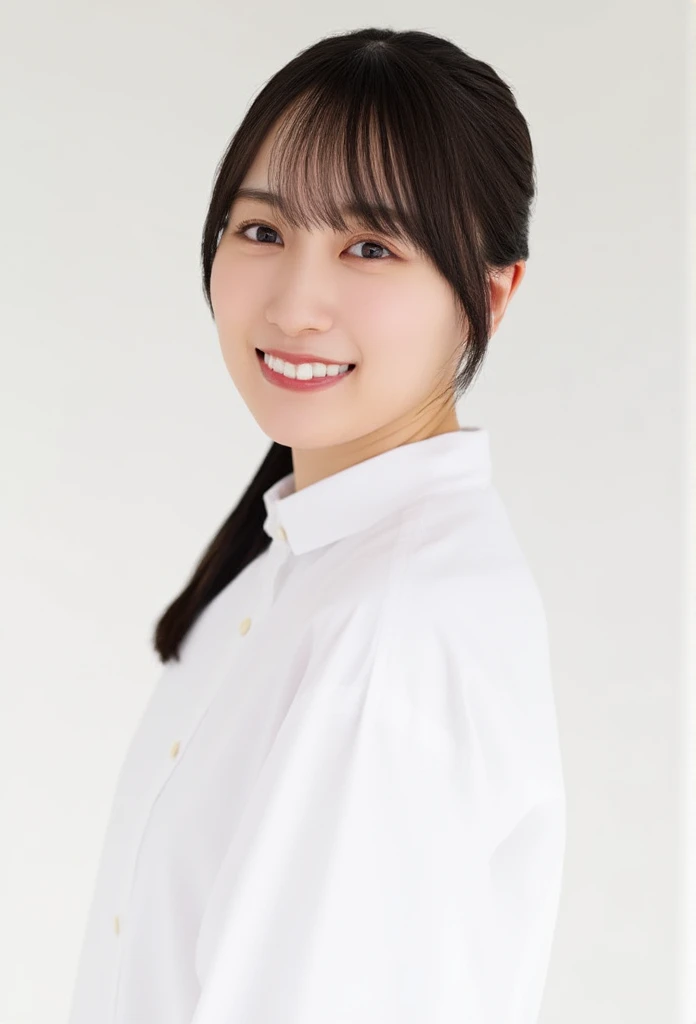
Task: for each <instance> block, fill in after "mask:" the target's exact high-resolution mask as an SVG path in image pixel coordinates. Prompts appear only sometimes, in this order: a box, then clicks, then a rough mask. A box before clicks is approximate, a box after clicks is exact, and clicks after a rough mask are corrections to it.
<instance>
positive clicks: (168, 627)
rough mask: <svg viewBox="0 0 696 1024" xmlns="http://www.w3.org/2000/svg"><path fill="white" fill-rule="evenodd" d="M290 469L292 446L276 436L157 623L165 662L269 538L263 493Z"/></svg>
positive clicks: (155, 641)
mask: <svg viewBox="0 0 696 1024" xmlns="http://www.w3.org/2000/svg"><path fill="white" fill-rule="evenodd" d="M292 470H293V465H292V448H288V447H286V445H283V444H278V443H277V442H275V441H274V442H273V444H272V445H271V447H270V448H269V450H268V453H267V455H266V457H265V459H264V460H263V462H262V463H261V465H260V466H259V469H258V471H257V473H256V476H255V477H254V478H253V480H252V481H251V483H250V484H249V486H248V487H247V489H246V491H245V492H244V494H243V495H242V497H241V498H240V500H239V502H238V504H237V506H236V508H235V509H234V510H233V511H232V512H231V513H230V515H229V516H228V517H227V519H226V520H225V522H224V523H223V524H222V526H221V527H220V529H219V530H218V532H217V533H216V534H215V536H214V537H213V539H212V541H211V542H210V543H209V545H208V547H207V548H206V550H205V552H204V554H203V556H202V558H201V560H200V562H199V563H198V565H197V566H196V569H195V570H194V572H193V575H192V576H191V579H190V580H189V582H188V583H187V584H186V586H185V588H184V589H183V590H182V592H181V593H180V594H179V596H178V597H177V598H176V599H175V600H174V601H173V602H172V603H171V604H170V605H169V607H168V608H167V610H166V611H165V612H164V614H163V615H162V617H161V618H160V620H159V622H158V623H157V625H156V627H155V630H154V634H153V646H154V648H155V650H156V651H157V653H158V655H159V657H160V660H161V661H162V662H167V661H169V660H170V659H171V658H174V659H175V660H176V661H178V660H179V654H180V649H181V644H182V642H183V640H184V637H185V636H186V634H187V633H188V631H189V630H190V629H191V627H192V626H193V624H194V623H195V621H196V619H197V618H198V616H199V615H200V614H201V612H202V611H203V609H204V608H205V607H206V605H208V604H210V602H211V601H212V600H213V598H215V597H217V595H218V594H219V593H220V591H221V590H224V588H225V587H226V586H227V584H228V583H231V582H232V580H233V579H234V578H235V577H236V576H238V575H239V573H240V572H241V571H242V569H244V568H245V567H246V566H247V565H249V563H250V562H252V561H253V560H254V559H255V558H256V557H257V556H258V555H260V554H261V552H262V551H265V550H266V548H267V547H268V545H269V544H270V543H271V538H270V537H269V536H268V534H267V533H266V532H265V530H264V529H263V523H264V521H265V519H266V507H265V505H264V502H263V496H264V494H265V492H266V491H267V490H268V488H269V487H271V486H272V485H273V484H275V483H277V482H278V481H279V480H280V479H282V477H284V476H287V474H288V473H292Z"/></svg>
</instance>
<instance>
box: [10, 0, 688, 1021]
mask: <svg viewBox="0 0 696 1024" xmlns="http://www.w3.org/2000/svg"><path fill="white" fill-rule="evenodd" d="M340 10H341V11H342V14H341V15H339V13H338V11H339V8H337V7H336V5H332V4H327V3H318V2H309V0H304V2H302V0H299V2H298V3H293V4H286V3H284V2H282V0H265V2H264V3H262V4H242V3H241V2H239V0H237V2H236V3H235V2H234V0H230V2H227V3H218V2H213V0H205V2H195V3H194V2H193V0H186V2H184V0H176V2H172V0H170V2H168V3H166V4H164V3H155V2H153V0H138V2H137V3H136V2H134V0H128V2H124V0H120V2H118V3H117V2H116V0H111V2H109V3H96V2H94V0H91V2H89V3H87V2H77V0H71V2H63V3H60V4H58V3H51V2H49V0H38V2H33V3H32V2H26V0H3V4H2V9H1V13H0V76H1V78H0V85H1V87H2V109H1V110H0V115H1V116H0V175H1V179H0V180H1V184H2V187H1V188H0V225H1V235H0V237H1V239H2V242H1V245H0V259H1V260H2V264H1V266H0V289H1V293H0V336H1V349H0V356H1V359H2V365H1V367H0V370H1V372H0V382H1V383H0V386H1V388H2V392H1V395H0V418H1V419H0V423H1V427H2V433H1V437H2V455H3V467H2V473H1V474H0V486H1V487H2V495H1V498H2V500H1V503H0V508H1V510H2V534H1V540H2V551H1V555H2V581H3V593H2V598H3V601H2V608H1V609H0V612H1V615H0V623H1V638H0V640H1V642H0V678H1V686H2V690H1V693H0V698H1V708H0V710H1V714H0V780H1V787H2V788H1V790H0V800H1V803H0V822H1V827H2V835H1V836H0V1024H20V1022H21V1024H62V1022H63V1021H65V1019H66V1017H67V1011H68V1004H69V999H70V995H71V991H72V984H73V980H74V973H75V970H76V966H77V957H78V953H79V949H80V944H81V941H82V933H83V928H84V925H85V921H86V915H87V910H88V905H89V900H90V897H91V888H92V885H93V882H94V878H95V874H96V868H97V862H98V857H99V854H100V849H101V843H102V839H103V833H104V829H105V826H106V821H107V815H108V812H109V807H110V800H111V796H112V793H113V789H114V786H115V781H116V776H117V773H118V770H119V768H120V765H121V763H122V759H123V756H124V753H125V749H126V745H127V743H128V741H129V740H130V737H131V735H132V733H133V730H134V729H135V727H136V724H137V722H138V720H139V717H140V715H141V713H142V711H143V709H144V706H145V703H146V701H147V699H148V697H149V694H150V692H151V690H152V687H153V685H154V682H155V680H156V678H157V676H158V674H159V671H160V668H159V662H158V661H157V660H156V658H155V655H154V653H153V652H152V651H151V647H150V634H151V631H152V629H153V627H154V624H155V621H156V619H157V618H158V616H159V615H160V614H161V612H162V611H163V610H164V608H165V607H166V605H167V604H168V603H169V602H170V600H171V599H172V598H173V597H174V596H175V595H176V594H178V593H179V591H180V589H181V588H182V586H183V584H184V583H185V581H186V579H187V578H188V574H189V572H190V570H191V569H192V568H193V566H194V564H195V563H196V561H197V560H198V557H199V555H200V554H201V553H202V550H203V548H204V546H205V545H206V544H207V542H208V540H209V539H210V538H211V537H212V535H213V533H214V532H216V531H217V528H218V526H219V525H220V523H221V522H222V520H223V519H224V518H225V517H226V516H227V515H228V513H229V511H230V510H231V509H232V508H233V506H234V505H235V504H236V502H237V500H238V498H239V497H240V495H241V493H242V492H243V490H244V489H245V488H246V485H247V483H248V481H249V479H250V477H251V476H252V475H253V474H254V472H255V470H256V467H257V466H258V464H259V463H260V461H261V459H262V458H263V456H264V454H265V452H266V450H267V448H268V446H269V444H270V440H269V439H268V438H267V437H266V435H264V434H263V433H262V432H261V431H260V429H259V428H258V426H257V425H256V423H255V421H254V420H253V419H252V417H251V415H250V413H249V412H248V410H247V409H246V407H245V406H244V404H243V402H242V400H241V398H240V397H239V395H238V394H237V392H236V391H235V389H234V386H233V384H232V382H231V381H230V379H229V377H228V375H227V372H226V369H225V367H224V364H223V362H222V358H221V355H220V353H219V349H218V344H217V334H216V331H215V326H214V324H213V322H212V319H211V318H210V315H209V313H208V311H207V308H206V306H205V302H204V299H203V293H202V287H201V283H200V270H199V245H200V235H201V230H202V225H203V219H204V216H205V212H206V208H207V203H208V199H209V195H210V188H211V185H212V180H213V175H214V171H215V167H216V164H217V161H218V160H219V159H220V157H221V155H222V153H223V151H224V149H225V147H226V144H227V142H228V140H229V138H230V136H231V135H232V133H233V132H234V131H235V129H236V127H237V126H238V124H239V122H240V121H241V119H242V117H243V115H244V113H245V111H246V109H247V107H248V105H249V103H250V102H251V99H252V98H253V96H254V95H255V94H256V92H257V91H258V90H259V89H260V88H261V87H262V85H263V84H264V83H265V81H266V80H267V79H268V78H269V77H270V76H271V75H272V74H273V73H274V72H275V71H276V70H278V69H279V68H280V67H281V66H282V65H283V64H284V63H285V62H286V61H287V60H289V59H290V58H291V57H293V56H294V55H295V54H296V53H297V51H298V50H300V49H301V48H303V47H304V46H306V45H308V44H309V43H311V42H313V41H315V40H316V39H318V38H320V37H321V36H323V35H326V34H329V33H335V32H339V31H342V30H346V29H352V28H357V27H361V26H368V25H375V26H379V27H392V28H399V29H403V28H418V29H422V30H425V31H430V32H434V33H435V34H441V35H445V36H448V37H449V38H451V39H452V40H453V41H454V42H456V43H457V44H458V45H459V46H461V47H462V48H463V49H464V50H467V51H468V52H470V53H471V54H472V55H473V56H475V57H478V58H481V59H483V60H485V61H487V62H489V63H491V64H492V65H493V66H494V67H495V68H496V70H497V71H498V72H499V73H500V74H501V75H502V76H503V78H505V80H506V81H508V82H509V83H510V84H511V85H512V87H513V89H514V91H515V95H516V97H517V100H518V103H519V104H520V107H521V109H522V112H523V113H524V114H525V116H526V117H527V119H528V121H529V124H530V129H531V133H532V138H533V141H534V145H535V152H536V159H537V164H538V175H539V190H540V195H539V199H538V204H537V208H536V212H535V216H534V221H533V225H532V234H531V257H530V260H529V264H528V269H527V275H526V277H525V280H524V282H523V284H522V287H521V288H520V290H519V292H518V293H517V294H516V296H515V297H514V300H513V302H512V304H511V306H510V308H509V310H508V313H507V315H506V319H505V321H504V323H503V325H502V327H501V328H500V330H499V331H498V333H497V334H496V335H495V337H494V339H493V340H492V343H491V348H490V351H489V356H488V361H487V364H486V367H485V369H484V372H483V374H482V376H481V378H480V380H479V381H478V383H477V384H476V386H475V388H474V390H473V391H472V392H471V393H470V394H469V395H468V396H465V398H464V399H463V400H462V401H461V402H460V405H459V418H460V422H461V424H462V425H483V426H485V427H486V428H487V429H488V430H489V431H490V435H491V445H492V456H493V465H494V478H495V483H496V485H497V487H498V489H499V491H500V493H501V494H502V496H503V498H504V500H505V502H506V504H507V507H508V510H509V513H510V515H511V518H512V520H513V524H514V526H515V528H516V530H517V533H518V535H519V538H520V540H521V542H522V544H523V546H524V548H525V550H526V553H527V556H528V559H529V562H530V564H531V566H532V568H533V571H534V572H535V575H536V577H537V580H538V583H539V586H540V588H541V590H542V594H543V597H544V600H545V604H546V609H547V616H548V620H549V625H550V634H551V643H552V663H553V666H554V679H555V686H556V693H557V702H558V714H559V725H560V729H561V742H562V748H563V754H564V766H565V776H566V781H567V790H568V804H569V817H568V825H569V828H568V846H567V857H566V872H565V881H564V891H563V896H562V902H561V909H560V916H559V921H558V927H557V931H556V939H555V945H554V951H553V958H552V962H551V968H550V972H549V978H548V983H547V988H546V993H545V999H544V1006H543V1012H542V1016H541V1019H540V1024H552V1022H554V1024H555V1022H558V1024H560V1022H562V1024H588V1022H591V1024H624V1022H629V1021H630V1022H631V1024H672V1022H678V1024H693V1022H696V997H695V994H694V989H695V987H696V985H695V982H694V976H693V971H692V973H691V977H690V978H689V977H688V971H687V968H688V965H689V964H690V965H691V968H693V967H694V965H695V964H696V947H695V946H694V945H693V933H692V939H691V941H692V946H691V951H690V952H689V949H688V947H687V931H686V929H687V911H689V915H688V916H689V918H690V920H691V924H692V926H693V920H694V916H696V913H695V912H696V899H695V898H694V886H693V875H692V878H691V883H690V884H691V888H687V874H686V869H687V862H688V861H689V860H690V861H691V864H692V865H694V864H696V837H695V834H694V830H693V828H694V825H693V818H692V821H691V829H692V831H691V832H690V834H689V835H687V823H688V819H687V800H688V799H689V800H690V801H691V803H690V806H691V808H692V811H693V797H694V792H695V791H696V789H695V788H694V787H693V782H694V765H695V764H696V755H695V753H694V746H695V745H696V713H695V709H696V701H695V700H694V680H693V673H692V672H691V671H690V669H691V668H692V667H693V664H694V660H693V646H691V647H689V644H688V631H687V625H688V622H689V621H691V623H692V624H693V616H694V610H695V608H696V603H695V601H694V592H695V587H694V583H695V582H696V572H695V571H694V570H695V568H696V559H695V558H694V550H693V547H694V546H693V544H691V546H690V545H689V541H690V540H693V538H692V536H691V532H690V530H689V526H690V525H692V523H690V521H689V515H690V512H689V508H690V507H691V508H692V509H693V508H694V507H696V505H695V504H694V503H693V485H694V475H693V472H694V462H695V460H694V458H693V454H694V452H693V449H694V445H693V439H694V427H695V426H696V413H695V412H694V400H693V391H692V393H691V396H690V395H689V386H690V382H692V381H693V370H694V358H693V348H691V349H690V348H689V344H690V326H692V325H693V306H690V302H691V294H692V290H693V269H694V262H693V249H691V248H690V225H691V230H692V231H693V229H694V217H693V204H692V198H691V196H690V193H689V190H690V188H692V186H693V166H694V164H693V161H692V163H691V164H689V161H688V154H689V148H688V146H689V143H688V126H689V123H690V122H689V120H688V117H689V118H691V119H692V118H693V115H692V111H689V112H687V98H688V89H689V88H691V89H693V77H692V78H691V85H690V86H689V85H688V84H687V51H688V50H689V49H690V50H692V49H693V41H694V38H695V37H694V33H693V26H692V27H691V29H689V28H688V26H689V22H690V20H691V23H693V12H694V6H693V4H687V3H686V2H685V3H677V2H675V0H659V2H658V0H653V2H652V3H638V4H636V2H635V0H616V2H608V0H585V2H584V3H582V4H567V3H566V4H559V3H554V2H550V0H531V2H528V3H525V4H520V3H518V2H515V0H501V2H499V3H496V4H491V3H485V2H484V0H478V2H473V0H469V2H465V3H461V2H456V3H455V2H454V0H450V2H449V3H448V2H447V0H430V2H429V3H428V4H427V5H423V4H422V3H416V2H414V0H399V2H398V3H397V2H396V0H370V2H365V0H356V2H354V3H352V4H350V5H348V6H347V7H346V6H345V5H342V6H341V8H340ZM426 15H427V17H426ZM690 204H691V205H690ZM689 453H690V456H691V457H689ZM690 471H691V476H690V475H689V473H690ZM690 503H691V505H690ZM693 521H696V520H693ZM689 779H690V780H691V784H692V788H691V790H690V792H689V793H687V781H688V780H689ZM687 842H689V843H690V849H688V848H687ZM95 1024H102V1022H95ZM153 1024H162V1022H153ZM424 1024H425V1022H424ZM463 1024H464V1022H463Z"/></svg>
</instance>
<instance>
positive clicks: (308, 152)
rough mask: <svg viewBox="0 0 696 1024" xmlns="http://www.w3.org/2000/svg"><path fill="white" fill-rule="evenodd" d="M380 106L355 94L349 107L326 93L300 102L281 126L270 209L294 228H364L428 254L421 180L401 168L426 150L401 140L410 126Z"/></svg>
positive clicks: (376, 94) (367, 94)
mask: <svg viewBox="0 0 696 1024" xmlns="http://www.w3.org/2000/svg"><path fill="white" fill-rule="evenodd" d="M353 84H355V83H353ZM381 99H382V100H383V94H382V93H381V92H380V91H379V90H377V89H376V88H365V89H362V90H361V89H360V88H357V87H356V89H355V92H354V94H353V96H352V97H351V99H350V100H348V102H347V101H346V97H345V94H340V90H331V89H330V88H327V87H326V86H323V87H321V88H319V89H315V90H313V91H310V92H308V93H306V94H304V95H302V96H300V97H299V99H296V100H295V102H294V103H293V105H292V107H291V108H290V109H289V110H288V111H286V112H285V114H284V115H283V117H282V119H280V120H279V122H278V131H277V134H276V136H275V139H274V141H273V146H272V148H271V151H270V154H269V163H268V188H269V192H270V194H271V195H270V198H269V199H267V200H266V201H267V202H269V204H270V205H271V207H272V208H273V209H274V210H275V211H276V212H277V213H278V214H279V216H281V217H282V218H283V219H284V220H285V221H286V222H287V223H288V224H290V225H291V226H293V227H295V228H304V229H310V228H311V227H313V226H316V227H322V226H327V227H330V228H332V229H333V230H334V231H336V232H345V231H347V230H350V228H351V227H354V226H356V225H359V226H361V227H363V226H364V227H367V228H370V229H371V230H374V231H378V232H380V233H383V234H388V235H391V236H393V237H395V238H397V239H399V240H401V241H402V242H404V243H407V244H412V245H413V246H415V247H416V248H417V249H419V250H425V249H426V248H427V238H426V234H425V232H424V225H423V221H422V218H423V202H422V195H421V197H420V201H416V197H417V196H418V194H419V185H418V179H419V177H421V175H420V174H418V173H417V172H416V173H415V174H414V170H413V168H412V167H410V166H409V165H408V164H407V162H406V161H405V160H404V156H405V154H409V153H410V154H411V156H412V158H413V159H417V157H418V154H419V153H422V152H423V150H422V143H421V147H416V146H414V145H413V141H414V140H413V139H409V138H406V137H404V135H405V134H408V132H407V131H404V130H399V125H400V126H401V127H402V128H405V129H407V128H408V120H407V119H401V120H399V121H398V122H397V121H396V120H395V119H394V113H393V108H392V106H390V105H389V104H387V103H386V102H384V101H382V102H380V100H381ZM412 127H413V128H414V129H415V127H416V126H415V125H413V126H412ZM243 192H244V190H240V194H243Z"/></svg>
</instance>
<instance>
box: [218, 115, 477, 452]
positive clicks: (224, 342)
mask: <svg viewBox="0 0 696 1024" xmlns="http://www.w3.org/2000/svg"><path fill="white" fill-rule="evenodd" d="M272 141H273V134H270V135H269V136H268V138H267V139H266V141H265V142H264V145H263V146H262V147H261V149H260V150H259V153H258V155H257V157H256V159H255V161H254V163H253V165H252V166H251V167H250V169H249V172H248V174H247V175H246V177H245V179H244V181H243V183H242V187H250V188H258V189H266V188H267V187H268V182H267V166H268V155H269V151H270V147H271V144H272ZM243 221H249V222H252V223H251V224H250V226H248V227H246V228H245V229H244V231H243V234H238V233H237V232H238V230H239V227H240V224H241V223H242V222H243ZM366 243H368V244H366ZM210 287H211V302H212V306H213V312H214V315H215V322H216V326H217V329H218V333H219V338H220V346H221V349H222V355H223V358H224V361H225V364H226V366H227V369H228V371H229V374H230V376H231V377H232V380H233V382H234V384H235V386H236V387H237V389H238V391H239V393H240V394H241V396H242V398H243V399H244V402H245V403H246V405H247V406H248V408H249V410H250V412H251V413H252V415H253V416H254V418H255V420H256V421H257V423H258V424H259V426H260V428H261V429H262V430H263V432H264V433H265V434H267V435H268V437H269V438H271V439H272V440H274V441H277V442H279V443H280V444H283V445H287V446H289V447H291V448H293V449H294V450H310V449H311V450H316V449H334V448H337V447H338V446H344V447H343V448H342V454H343V455H344V456H345V455H348V454H349V453H350V452H351V450H354V451H360V452H362V453H363V455H362V457H368V456H369V455H371V454H376V453H377V452H379V451H383V450H386V449H388V448H392V447H396V446H397V445H399V444H402V443H406V442H407V441H409V440H411V441H412V440H418V439H420V437H427V436H431V435H432V434H433V433H442V432H443V431H444V430H456V429H458V423H457V419H456V415H455V410H454V405H453V403H452V400H451V397H450V398H445V399H443V400H441V401H439V402H437V403H433V405H431V406H429V407H428V408H427V409H425V406H426V404H427V403H428V401H429V400H430V399H431V398H432V397H433V395H434V394H435V393H437V392H441V391H442V390H443V389H444V387H445V385H446V381H447V380H452V378H453V376H454V374H455V372H456V368H457V365H458V362H459V359H460V358H461V348H460V346H461V336H460V328H459V326H458V324H457V318H456V308H455V303H454V298H453V294H452V292H451V290H450V288H449V285H448V284H447V282H445V280H444V279H443V278H442V277H441V276H440V274H439V273H438V272H437V271H436V270H435V268H434V267H433V266H432V265H431V264H430V263H428V262H426V260H425V258H424V257H423V256H422V255H420V254H418V253H417V252H416V250H415V249H413V248H411V247H407V246H404V245H403V244H400V243H398V242H397V241H396V239H391V238H389V237H381V236H377V235H376V234H375V233H374V232H369V231H367V230H365V229H360V228H359V226H355V227H353V225H351V230H349V231H347V232H344V233H336V232H334V231H332V230H331V229H330V228H322V229H315V230H312V231H305V230H294V229H291V228H290V227H289V225H287V224H286V223H285V222H284V221H283V219H282V217H280V216H278V215H276V214H275V213H274V212H273V211H272V209H271V207H270V206H269V205H268V204H267V203H265V202H263V201H259V200H257V199H249V198H240V197H237V198H236V199H235V201H234V203H233V205H232V208H231V212H230V217H229V221H228V224H227V227H226V229H225V231H224V233H223V234H222V236H221V239H220V243H219V246H218V249H217V252H216V255H215V259H214V262H213V266H212V276H211V285H210ZM257 349H260V350H262V351H268V350H269V349H274V350H279V351H284V352H288V353H295V354H296V353H309V354H312V355H313V356H316V357H317V359H318V360H319V361H324V362H327V363H338V364H343V363H354V364H355V369H354V370H353V371H351V372H350V373H349V374H347V375H345V376H343V377H342V378H341V379H340V380H338V382H337V383H336V384H334V385H332V386H331V387H328V388H322V389H318V390H314V391H310V390H308V389H307V390H297V391H295V390H286V389H284V388H282V387H279V386H277V385H276V384H274V383H271V382H269V380H267V379H266V377H265V376H264V374H263V373H262V368H261V364H260V361H259V357H258V356H257V353H256V350H257ZM443 375H444V376H443ZM366 452H367V455H366V454H365V453H366ZM344 461H345V460H344ZM347 461H350V458H348V460H347Z"/></svg>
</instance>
